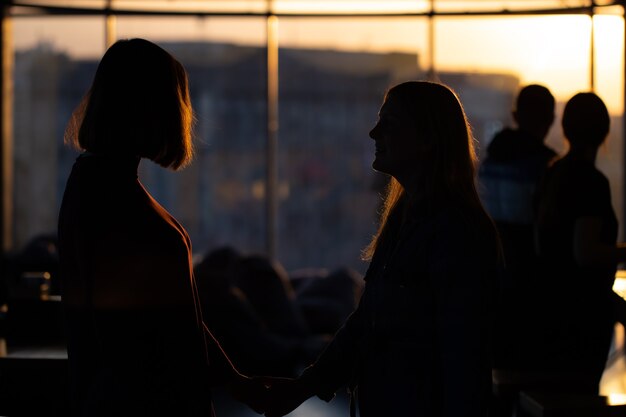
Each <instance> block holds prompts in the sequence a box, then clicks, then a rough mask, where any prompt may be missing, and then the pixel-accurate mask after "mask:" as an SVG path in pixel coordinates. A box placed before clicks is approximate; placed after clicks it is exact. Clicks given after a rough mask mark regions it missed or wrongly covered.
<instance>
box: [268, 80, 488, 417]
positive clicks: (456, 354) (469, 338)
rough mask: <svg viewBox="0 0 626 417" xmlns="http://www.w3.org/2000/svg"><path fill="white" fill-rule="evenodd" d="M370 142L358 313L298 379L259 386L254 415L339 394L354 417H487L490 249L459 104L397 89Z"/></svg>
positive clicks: (414, 86) (418, 88)
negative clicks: (371, 227) (370, 188)
mask: <svg viewBox="0 0 626 417" xmlns="http://www.w3.org/2000/svg"><path fill="white" fill-rule="evenodd" d="M370 137H371V138H372V139H374V141H375V144H376V156H375V159H374V162H373V168H374V169H375V170H377V171H380V172H383V173H386V174H388V175H390V176H391V179H390V184H389V188H388V192H387V195H386V197H385V203H384V208H383V211H382V215H381V224H380V227H379V230H378V233H377V234H376V235H375V237H374V238H373V240H372V242H371V243H370V244H369V246H368V247H367V248H366V249H365V257H366V258H367V259H371V263H370V266H369V269H368V271H367V274H366V276H365V280H366V285H365V290H364V293H363V295H362V298H361V301H360V304H359V306H358V308H357V309H356V310H355V311H354V313H353V314H352V315H351V316H350V317H349V318H348V320H347V321H346V323H345V324H344V326H343V327H342V328H341V329H340V330H339V332H338V333H337V334H336V335H335V338H334V339H333V341H332V342H331V343H330V345H329V346H328V348H327V349H326V350H325V351H324V352H323V353H322V354H321V356H320V357H319V358H318V360H317V361H316V362H315V364H313V365H312V366H310V367H309V368H307V369H306V370H305V372H304V373H303V374H302V375H301V376H300V377H299V378H298V379H295V380H287V381H285V380H274V381H269V382H270V383H271V385H272V387H271V397H270V398H271V399H270V405H269V406H268V410H267V412H266V415H267V416H269V417H272V416H280V415H284V414H286V413H287V412H289V411H290V410H292V409H293V408H295V407H297V406H298V405H299V404H300V403H301V402H302V401H304V400H305V399H306V398H308V397H310V396H312V395H317V396H319V397H320V398H322V399H325V400H330V399H331V398H332V397H333V395H334V393H335V392H336V391H337V390H338V389H339V388H340V387H341V386H344V385H347V386H348V387H349V388H350V389H351V391H352V392H353V393H358V395H357V399H358V400H357V402H358V405H359V408H360V415H361V416H362V417H369V416H376V417H378V416H382V415H393V416H400V415H412V416H424V417H425V416H428V417H435V416H450V417H451V416H454V417H460V416H473V417H476V416H483V415H487V410H488V404H489V398H490V394H491V363H490V358H491V356H490V346H491V345H490V324H491V323H490V321H491V311H492V305H493V300H494V295H495V294H494V289H495V283H496V277H497V273H498V268H499V259H500V249H499V241H498V238H497V234H496V231H495V228H494V226H493V224H492V222H491V220H490V218H489V217H488V216H487V214H486V213H485V211H484V209H483V207H482V205H481V203H480V200H479V198H478V195H477V192H476V188H475V185H474V175H475V154H474V148H473V142H474V139H473V138H472V136H471V133H470V130H469V126H468V122H467V120H466V117H465V114H464V112H463V109H462V106H461V103H460V102H459V100H458V98H457V97H456V95H455V94H454V93H453V92H452V91H451V90H450V89H449V88H447V87H445V86H444V85H442V84H437V83H431V82H418V81H414V82H406V83H403V84H400V85H397V86H395V87H393V88H391V89H390V90H389V91H388V93H387V95H386V97H385V101H384V103H383V106H382V108H381V110H380V113H379V121H378V123H377V124H376V126H375V127H374V129H372V131H371V132H370ZM353 399H354V398H353ZM353 404H354V402H353ZM352 412H353V413H354V408H352Z"/></svg>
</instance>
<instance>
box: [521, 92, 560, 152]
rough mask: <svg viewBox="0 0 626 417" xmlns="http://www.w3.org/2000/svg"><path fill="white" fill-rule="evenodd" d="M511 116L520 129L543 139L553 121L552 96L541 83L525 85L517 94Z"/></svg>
mask: <svg viewBox="0 0 626 417" xmlns="http://www.w3.org/2000/svg"><path fill="white" fill-rule="evenodd" d="M513 117H514V118H515V121H516V122H517V124H518V126H519V128H520V129H521V130H524V131H526V132H528V133H530V134H532V135H534V136H536V137H538V138H539V139H542V140H543V139H544V138H545V137H546V135H547V134H548V131H549V130H550V126H552V122H554V96H552V93H550V90H548V89H547V88H546V87H544V86H542V85H537V84H531V85H527V86H526V87H524V88H522V89H521V90H520V92H519V94H518V95H517V103H516V106H515V109H514V110H513Z"/></svg>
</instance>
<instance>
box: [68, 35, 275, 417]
mask: <svg viewBox="0 0 626 417" xmlns="http://www.w3.org/2000/svg"><path fill="white" fill-rule="evenodd" d="M192 119H193V115H192V108H191V103H190V100H189V92H188V87H187V76H186V73H185V70H184V69H183V67H182V65H181V64H180V63H179V62H178V61H176V60H175V59H174V58H173V57H172V56H171V55H170V54H168V53H167V52H165V51H164V50H163V49H161V48H160V47H158V46H157V45H155V44H153V43H151V42H148V41H146V40H142V39H131V40H124V41H119V42H117V43H115V44H114V45H113V46H112V47H111V48H109V50H108V51H107V52H106V54H105V55H104V57H103V58H102V60H101V62H100V64H99V66H98V69H97V71H96V75H95V78H94V81H93V84H92V86H91V89H90V90H89V93H88V94H87V95H86V98H85V99H84V100H83V102H82V104H81V105H80V106H79V108H78V110H77V111H76V112H75V113H74V115H73V117H72V120H71V122H70V124H69V125H68V129H67V132H66V139H67V140H68V141H69V143H70V144H72V145H74V146H76V147H77V148H78V149H80V150H82V151H84V152H83V153H82V154H81V155H80V156H79V157H78V159H77V160H76V163H75V164H74V167H73V169H72V172H71V174H70V177H69V179H68V181H67V186H66V189H65V194H64V197H63V203H62V206H61V211H60V214H59V254H60V261H61V271H62V277H63V303H64V307H65V310H66V320H67V332H68V354H69V375H70V389H71V407H72V410H71V411H72V415H74V416H90V417H93V416H210V415H212V414H213V410H212V406H211V398H210V387H211V386H212V385H214V384H226V385H227V386H228V387H229V388H230V391H231V392H232V393H233V394H235V396H236V397H239V398H241V399H244V400H246V401H247V402H248V403H249V404H250V405H251V406H253V407H254V408H256V409H257V410H259V411H260V408H261V402H260V399H261V398H262V395H263V388H262V386H260V384H257V383H256V382H253V381H251V380H249V379H247V378H246V377H244V376H242V375H240V374H239V373H238V372H237V371H236V370H235V369H234V368H233V367H232V365H231V364H230V362H229V360H228V358H227V357H226V356H225V355H224V353H223V352H222V350H221V349H220V347H219V345H218V343H217V342H216V341H215V339H213V337H212V336H211V334H210V333H209V332H208V331H207V329H206V327H205V326H204V323H203V322H202V315H201V312H200V310H199V308H198V300H197V295H196V286H195V282H194V278H193V275H192V264H191V242H190V240H189V237H188V235H187V233H186V231H185V229H183V227H182V226H181V225H180V224H179V223H178V222H177V221H176V220H175V219H174V218H173V217H172V216H171V215H170V214H169V213H168V212H167V211H166V210H165V209H164V208H163V207H161V206H160V205H159V204H158V203H157V202H156V201H155V200H154V199H153V198H152V197H151V196H150V194H149V193H148V192H147V191H146V190H145V189H144V188H143V186H142V185H141V183H140V182H139V180H138V178H137V167H138V165H139V161H140V159H141V158H148V159H151V160H152V161H154V162H156V163H157V164H159V165H161V166H163V167H169V168H172V169H174V170H176V169H178V168H181V167H183V166H185V165H186V164H187V163H189V161H190V159H191V156H192V145H191V127H192Z"/></svg>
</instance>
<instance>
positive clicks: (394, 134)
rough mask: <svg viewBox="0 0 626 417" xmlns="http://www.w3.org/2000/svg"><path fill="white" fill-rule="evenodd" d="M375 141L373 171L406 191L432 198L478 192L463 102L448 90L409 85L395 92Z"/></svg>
mask: <svg viewBox="0 0 626 417" xmlns="http://www.w3.org/2000/svg"><path fill="white" fill-rule="evenodd" d="M370 137H371V138H372V139H374V140H375V141H376V157H375V159H374V162H373V164H372V166H373V167H374V169H376V170H377V171H381V172H384V173H386V174H389V175H391V176H392V177H394V178H395V179H396V180H398V181H399V182H400V183H401V184H402V186H403V187H404V188H413V187H417V188H418V189H417V190H416V191H417V192H418V193H422V194H426V197H427V198H428V197H431V194H432V193H433V192H437V193H444V194H449V193H456V192H461V193H463V192H465V191H464V190H465V189H466V188H467V187H473V183H474V171H475V162H476V161H475V160H476V155H475V150H474V139H473V137H472V135H471V132H470V128H469V124H468V122H467V119H466V117H465V113H464V111H463V107H462V106H461V102H460V101H459V99H458V98H457V96H456V95H455V94H454V92H452V90H450V89H449V88H448V87H446V86H444V85H442V84H438V83H433V82H427V81H409V82H405V83H402V84H399V85H397V86H395V87H393V88H391V89H390V90H389V91H388V92H387V94H386V96H385V100H384V103H383V106H382V108H381V110H380V113H379V121H378V123H377V124H376V126H375V127H374V128H373V129H372V131H371V132H370ZM409 191H414V190H409Z"/></svg>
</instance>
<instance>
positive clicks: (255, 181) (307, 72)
mask: <svg viewBox="0 0 626 417" xmlns="http://www.w3.org/2000/svg"><path fill="white" fill-rule="evenodd" d="M24 3H27V2H24ZM48 3H49V4H52V3H53V2H48ZM57 3H58V2H57ZM105 3H107V2H104V1H103V2H102V4H101V5H99V6H98V7H103V4H105ZM209 3H210V4H209ZM209 3H206V4H205V3H204V2H203V3H202V5H199V4H200V3H198V2H158V1H155V2H147V1H141V2H138V1H135V2H128V1H121V0H115V1H114V2H113V4H114V5H115V6H116V7H118V8H126V9H127V10H138V9H140V8H142V7H143V8H144V9H145V8H147V7H155V9H154V10H159V11H166V12H167V11H172V12H173V11H189V10H200V9H198V8H200V7H202V8H203V9H202V10H200V11H203V12H206V11H207V10H208V8H209V7H214V8H215V10H214V11H216V12H217V13H218V14H219V13H224V11H226V10H227V9H228V7H230V9H229V10H230V11H231V12H232V14H233V15H232V16H224V15H222V16H209V15H208V14H207V13H205V14H202V13H200V14H199V15H198V16H177V17H173V16H166V17H164V16H131V15H119V16H117V17H115V18H114V19H113V20H112V21H111V20H109V25H107V24H105V21H106V18H105V17H104V16H95V17H94V16H80V17H79V16H73V17H72V16H38V17H33V16H26V15H25V14H24V10H25V8H20V9H17V8H16V9H15V11H16V13H17V12H19V13H17V14H18V16H16V17H15V18H13V19H12V20H13V34H14V37H13V48H14V52H15V53H14V68H15V71H14V97H15V98H14V132H15V133H14V196H13V197H14V198H13V208H14V210H13V222H12V227H13V242H14V247H15V248H16V249H19V248H21V247H23V246H24V245H25V244H26V243H27V242H28V241H30V240H31V239H33V238H34V237H35V236H37V235H40V234H51V235H54V233H55V230H56V215H57V212H58V208H59V204H60V198H61V195H62V192H63V187H64V183H65V179H66V177H67V174H68V171H69V169H70V167H71V164H72V162H73V159H74V158H75V156H76V152H75V151H73V150H70V149H68V148H67V147H65V146H64V145H63V141H62V139H63V130H64V127H65V123H66V121H67V120H68V118H69V115H70V113H71V111H72V110H73V108H74V107H75V106H76V105H77V104H78V102H79V101H80V99H81V97H82V95H83V94H84V93H85V91H86V90H87V88H88V86H89V84H90V82H91V79H92V77H93V73H94V71H95V67H96V65H97V62H98V59H99V57H100V56H101V55H102V53H103V52H104V50H105V43H106V42H105V39H106V38H107V34H108V36H109V37H112V38H128V37H145V38H148V39H151V40H153V41H155V42H157V43H159V44H160V45H161V46H163V47H164V48H166V49H167V50H169V51H170V52H172V53H173V54H174V55H175V56H177V57H178V58H179V60H180V61H181V62H182V63H183V64H184V65H185V67H186V68H187V70H188V72H189V77H190V88H191V94H192V101H193V105H194V108H195V111H196V117H197V124H196V136H197V142H196V151H197V155H196V160H195V162H194V164H193V165H192V166H191V167H189V168H187V169H186V170H184V171H182V172H180V173H171V172H166V171H164V170H162V169H160V168H158V167H156V166H155V165H154V164H151V163H150V162H144V163H142V167H141V172H140V178H141V179H142V181H143V182H144V183H145V185H146V186H147V188H148V189H149V190H150V191H151V192H152V193H153V194H154V195H155V197H156V198H157V199H158V200H159V201H161V202H162V203H163V205H164V206H165V207H166V208H167V209H168V210H170V211H171V212H172V213H173V214H174V215H175V216H176V217H177V218H178V219H179V220H180V221H181V222H182V223H183V225H184V226H185V227H186V228H187V229H188V230H189V232H190V234H191V237H192V240H193V242H194V249H195V252H196V253H197V254H202V253H204V252H206V251H208V250H210V249H212V248H215V247H216V246H220V245H231V246H233V247H235V248H238V249H240V250H242V251H245V252H263V251H265V250H266V248H267V246H266V243H267V241H268V239H267V236H268V235H270V234H273V235H274V238H275V241H276V243H277V244H276V252H275V256H276V258H277V259H278V260H279V261H280V262H282V263H283V264H284V265H285V266H287V268H288V269H296V268H302V267H322V268H334V267H337V266H350V267H352V268H355V269H357V270H359V271H361V272H363V271H364V268H365V264H364V263H363V262H361V261H360V260H359V256H360V250H361V249H362V248H363V247H364V246H365V245H366V244H367V242H368V240H369V239H370V237H371V235H372V234H373V233H374V231H375V229H376V212H377V209H378V205H379V203H380V193H381V191H382V190H383V188H384V186H385V183H386V178H385V177H384V176H383V175H380V174H376V173H374V172H373V171H372V169H371V160H372V153H373V145H372V141H371V140H370V139H369V138H368V132H369V129H370V128H371V127H372V126H373V124H374V123H375V121H376V117H377V111H378V108H379V106H380V104H381V101H382V98H383V96H384V92H385V90H386V89H387V88H388V87H389V86H390V85H392V84H394V83H397V82H400V81H402V80H406V79H415V78H427V77H433V76H434V77H435V78H437V79H440V80H441V81H443V82H445V83H448V84H449V85H451V86H452V87H453V88H454V89H455V90H456V91H457V92H458V93H459V95H460V97H461V99H462V101H463V103H464V105H465V108H466V111H467V113H468V115H469V118H470V122H471V124H472V126H473V129H474V134H475V136H476V138H477V140H478V141H479V145H480V151H481V153H484V149H485V148H486V146H487V144H488V143H489V141H490V140H491V138H492V136H493V134H494V133H495V132H496V131H497V130H498V129H500V128H502V127H503V126H506V125H510V124H511V123H512V120H511V115H510V113H511V109H512V106H513V100H514V98H515V94H516V92H517V91H518V89H519V88H520V87H521V86H522V85H524V84H528V83H541V84H544V85H546V86H547V87H549V88H550V89H551V90H552V91H553V93H554V94H555V96H556V98H557V101H558V108H557V111H558V113H557V115H560V112H561V110H562V107H563V104H564V102H565V101H566V100H567V99H568V98H569V97H571V96H572V95H573V94H574V93H576V92H578V91H583V90H589V89H590V88H591V77H590V71H591V66H590V59H591V36H590V32H591V25H592V23H591V19H590V17H589V16H588V15H584V14H579V15H567V16H533V17H530V16H508V17H494V16H483V17H478V16H473V17H460V16H445V15H442V16H435V17H428V16H426V15H415V16H394V17H390V16H387V17H382V16H380V15H379V16H378V17H374V16H370V17H363V16H360V17H354V16H353V17H321V16H315V17H306V16H305V15H306V13H308V12H313V13H329V12H348V13H356V12H359V10H366V11H370V12H375V13H378V14H380V13H382V12H385V11H390V12H407V11H408V12H411V13H417V14H419V13H424V12H427V11H429V10H430V6H431V2H429V1H422V2H413V1H410V2H409V1H395V2H388V4H387V3H385V4H387V6H386V7H388V8H387V9H384V8H381V2H353V1H340V2H315V4H313V3H311V2H303V1H295V0H293V1H274V2H269V3H268V2H262V1H241V2H230V3H229V2H219V1H217V2H209ZM270 3H271V6H272V7H273V10H274V11H275V12H276V13H279V17H278V24H277V27H278V38H277V39H276V40H277V41H278V50H279V53H278V122H279V124H278V126H279V128H278V133H277V136H276V139H277V141H276V143H277V148H276V156H277V158H276V169H277V175H276V182H275V184H274V191H275V192H274V193H273V194H271V195H270V194H268V192H267V183H266V177H267V169H266V168H267V164H268V161H270V162H271V160H270V159H268V152H267V144H268V111H269V110H268V96H267V91H268V86H267V80H268V75H270V76H271V75H272V72H271V71H268V67H267V49H266V45H267V41H268V39H267V36H268V35H267V27H266V17H265V16H263V15H262V13H264V11H266V10H268V7H269V5H270ZM357 3H358V4H359V5H358V7H357ZM528 3H529V2H515V1H509V2H506V1H503V2H454V1H440V2H436V5H437V7H436V9H435V10H436V11H438V12H444V13H445V12H449V11H451V10H460V9H461V4H464V5H465V6H463V7H467V8H469V9H472V10H479V9H480V10H492V11H496V10H498V8H500V7H508V8H509V9H511V10H518V9H520V8H524V7H526V6H527V5H528ZM540 3H542V4H544V3H545V5H548V6H551V7H561V6H563V4H564V2H562V1H556V2H549V1H548V2H539V1H538V2H532V4H536V5H537V7H539V5H540ZM553 3H554V4H553ZM565 3H567V5H568V6H585V5H586V4H587V2H584V1H571V2H565ZM599 3H601V2H598V4H599ZM76 4H77V5H79V6H82V7H88V6H89V5H95V2H92V3H89V2H83V3H80V4H79V2H76ZM228 4H230V6H228ZM525 5H526V6H525ZM175 6H176V7H175ZM194 8H195V9H194ZM383 9H384V10H383ZM598 10H599V11H601V9H598ZM238 13H241V14H247V13H252V14H254V13H258V14H259V15H258V16H256V17H255V16H249V15H247V16H244V15H241V16H236V15H237V14H238ZM280 13H283V14H287V13H295V14H296V15H291V16H286V15H283V16H281V15H280ZM620 13H621V9H620ZM623 24H624V23H623V18H622V16H621V15H620V16H616V15H597V16H596V17H595V18H594V30H595V43H594V54H595V55H594V57H595V61H594V62H595V66H594V67H593V71H594V72H595V78H594V86H595V89H596V91H597V92H598V94H599V95H600V96H601V97H602V98H603V99H604V100H605V102H606V103H607V105H608V106H609V110H610V112H611V115H612V117H613V119H612V122H613V125H612V130H611V137H610V140H609V142H608V143H607V145H606V146H605V148H604V149H603V150H602V151H601V153H600V156H599V166H600V167H601V169H602V170H603V171H604V172H605V173H606V174H607V175H608V177H609V179H610V181H611V185H612V187H613V197H614V206H615V208H616V212H617V213H618V215H619V216H620V217H621V215H622V212H623V205H622V200H623V195H622V188H623V176H624V174H623V155H622V154H623V151H622V149H623V140H622V118H621V116H622V114H623V99H624V98H623V89H624V87H623V70H622V69H623V51H624V44H623V39H624V34H623ZM433 71H434V72H433ZM548 143H549V144H550V145H551V146H553V147H554V148H555V149H556V150H558V151H559V152H560V153H563V152H564V151H565V150H566V149H565V145H564V142H563V140H562V134H561V129H560V117H557V120H556V121H555V123H554V126H553V128H552V130H551V132H550V136H549V139H548ZM268 195H269V197H272V198H275V199H276V200H277V201H276V207H277V212H276V213H275V218H276V225H275V226H273V225H271V226H268V218H270V217H269V216H268V215H267V214H268V213H267V207H268V205H267V199H268ZM622 224H623V222H622Z"/></svg>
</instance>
